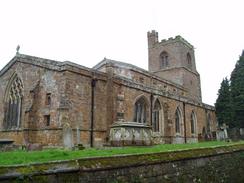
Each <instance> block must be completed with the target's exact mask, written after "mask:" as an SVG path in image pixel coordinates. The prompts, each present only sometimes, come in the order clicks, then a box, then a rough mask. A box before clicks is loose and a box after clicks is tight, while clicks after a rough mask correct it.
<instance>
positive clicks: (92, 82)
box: [90, 79, 96, 147]
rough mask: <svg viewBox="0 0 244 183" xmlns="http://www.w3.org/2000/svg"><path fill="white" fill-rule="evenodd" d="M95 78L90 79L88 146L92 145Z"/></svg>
mask: <svg viewBox="0 0 244 183" xmlns="http://www.w3.org/2000/svg"><path fill="white" fill-rule="evenodd" d="M95 86H96V79H92V80H91V129H90V146H91V147H93V130H94V129H93V128H94V93H95Z"/></svg>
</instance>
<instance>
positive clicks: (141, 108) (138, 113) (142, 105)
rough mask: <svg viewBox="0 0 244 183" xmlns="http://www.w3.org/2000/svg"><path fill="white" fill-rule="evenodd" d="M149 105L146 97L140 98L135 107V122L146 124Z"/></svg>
mask: <svg viewBox="0 0 244 183" xmlns="http://www.w3.org/2000/svg"><path fill="white" fill-rule="evenodd" d="M146 119H147V104H146V100H145V98H144V97H140V98H139V99H138V100H137V101H136V103H135V106H134V121H135V122H138V123H146Z"/></svg>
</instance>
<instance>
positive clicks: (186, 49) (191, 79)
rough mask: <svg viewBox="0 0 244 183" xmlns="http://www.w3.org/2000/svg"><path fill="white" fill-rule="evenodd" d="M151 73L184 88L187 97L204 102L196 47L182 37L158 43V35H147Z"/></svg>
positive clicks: (149, 33)
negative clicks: (197, 67) (197, 65)
mask: <svg viewBox="0 0 244 183" xmlns="http://www.w3.org/2000/svg"><path fill="white" fill-rule="evenodd" d="M147 38H148V59H149V61H148V68H149V71H150V72H152V73H154V74H156V75H158V76H159V77H162V78H164V79H166V80H169V81H172V82H174V83H177V84H179V85H181V86H183V87H184V88H185V89H186V90H187V91H188V93H187V94H186V95H187V97H189V98H192V99H193V100H196V101H198V102H202V96H201V84H200V75H199V73H198V72H197V70H196V63H195V55H194V47H193V46H192V45H191V44H190V43H188V42H187V41H186V40H185V39H184V38H182V37H181V36H176V37H175V38H169V39H168V40H162V41H161V42H159V41H158V33H157V32H156V31H154V30H153V31H151V32H148V33H147Z"/></svg>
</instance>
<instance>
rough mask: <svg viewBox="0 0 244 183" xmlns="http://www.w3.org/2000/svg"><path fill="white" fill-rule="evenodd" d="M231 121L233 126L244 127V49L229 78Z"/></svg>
mask: <svg viewBox="0 0 244 183" xmlns="http://www.w3.org/2000/svg"><path fill="white" fill-rule="evenodd" d="M230 82H231V83H230V89H231V100H232V106H233V107H232V109H233V122H232V125H233V126H235V127H242V128H243V127H244V50H243V52H242V55H241V56H240V58H239V60H238V61H237V63H236V65H235V68H234V70H233V71H232V73H231V78H230Z"/></svg>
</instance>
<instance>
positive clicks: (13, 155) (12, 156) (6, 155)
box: [0, 141, 244, 166]
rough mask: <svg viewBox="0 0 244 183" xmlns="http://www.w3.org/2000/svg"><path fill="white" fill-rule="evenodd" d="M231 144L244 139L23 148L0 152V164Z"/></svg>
mask: <svg viewBox="0 0 244 183" xmlns="http://www.w3.org/2000/svg"><path fill="white" fill-rule="evenodd" d="M233 144H244V141H239V142H219V141H210V142H201V143H194V144H161V145H155V146H150V147H145V146H144V147H118V148H108V149H95V148H87V149H85V150H74V151H72V150H63V149H47V150H43V151H32V152H26V151H24V150H18V151H11V152H0V166H3V165H17V164H29V163H40V162H48V161H54V160H70V159H78V158H84V157H95V156H112V155H123V154H142V153H154V152H155V153H156V152H165V151H175V150H184V149H194V148H207V147H216V146H226V145H233Z"/></svg>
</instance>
